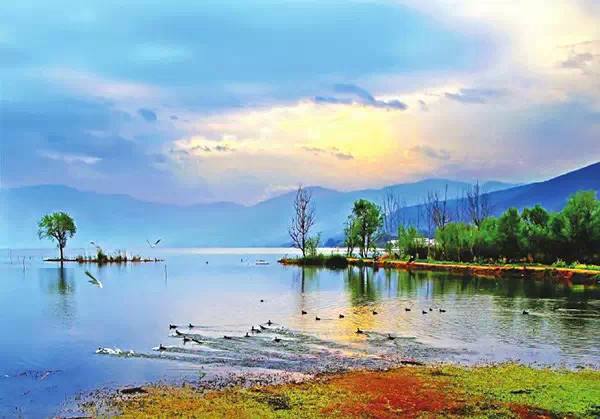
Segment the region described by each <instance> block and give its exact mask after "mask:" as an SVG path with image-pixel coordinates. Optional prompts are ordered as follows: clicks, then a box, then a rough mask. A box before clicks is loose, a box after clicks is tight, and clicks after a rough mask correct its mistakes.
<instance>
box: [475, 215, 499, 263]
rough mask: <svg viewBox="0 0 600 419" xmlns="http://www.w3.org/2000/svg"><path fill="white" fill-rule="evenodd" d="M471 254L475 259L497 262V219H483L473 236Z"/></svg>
mask: <svg viewBox="0 0 600 419" xmlns="http://www.w3.org/2000/svg"><path fill="white" fill-rule="evenodd" d="M473 254H474V256H475V257H476V258H483V259H494V260H497V259H498V256H499V254H500V250H499V249H498V219H497V218H496V217H488V218H485V219H484V220H483V221H482V222H481V225H480V226H479V228H478V229H477V232H476V235H475V243H474V247H473Z"/></svg>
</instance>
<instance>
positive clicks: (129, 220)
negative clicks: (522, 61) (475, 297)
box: [0, 163, 600, 249]
mask: <svg viewBox="0 0 600 419" xmlns="http://www.w3.org/2000/svg"><path fill="white" fill-rule="evenodd" d="M446 185H447V186H448V198H449V199H451V200H452V199H455V198H457V197H460V196H462V195H463V193H464V191H465V189H466V188H468V187H469V186H471V185H470V184H469V183H466V182H457V181H453V180H447V179H427V180H423V181H419V182H414V183H405V184H397V185H391V186H386V187H384V188H380V189H364V190H358V191H350V192H340V191H336V190H332V189H325V188H321V187H311V188H309V189H310V190H311V192H312V194H313V197H314V202H315V204H316V207H317V219H318V222H317V225H316V226H315V230H316V231H320V232H321V233H322V238H323V240H326V239H328V238H330V237H337V238H339V237H340V235H341V231H342V228H343V223H344V221H345V219H346V217H347V215H348V214H349V212H350V209H351V207H352V203H353V202H354V201H355V200H356V199H359V198H365V199H370V200H372V201H376V202H382V199H383V197H384V196H385V195H386V194H387V193H393V194H394V195H395V196H397V197H398V198H399V199H400V200H402V201H403V202H404V204H405V205H406V207H407V208H406V209H405V210H403V212H404V213H405V215H406V217H407V219H411V217H412V218H413V219H416V217H417V215H420V217H423V214H424V211H423V208H422V206H420V204H421V203H422V202H423V201H424V199H425V198H426V196H427V193H428V192H430V191H437V192H438V193H443V192H444V189H445V188H446ZM482 188H483V190H484V191H486V192H489V197H490V201H491V202H492V204H493V208H494V211H495V212H496V213H499V212H501V211H503V210H504V209H506V208H507V207H509V206H515V207H519V208H522V207H523V206H531V205H534V204H536V203H539V204H541V205H543V206H545V207H546V208H548V209H551V210H557V209H560V208H561V207H562V206H563V205H564V203H565V202H566V200H567V198H568V196H569V195H570V194H572V193H574V192H576V191H578V190H581V189H592V190H596V191H600V163H596V164H593V165H591V166H588V167H585V168H583V169H579V170H576V171H573V172H570V173H567V174H564V175H562V176H559V177H556V178H553V179H550V180H547V181H544V182H537V183H532V184H527V185H520V186H514V185H511V184H506V183H502V182H486V183H483V184H482ZM293 198H294V192H289V193H285V194H283V195H280V196H277V197H274V198H271V199H268V200H266V201H263V202H260V203H258V204H256V205H252V206H243V205H238V204H233V203H228V202H222V203H214V204H200V205H192V206H177V205H165V204H158V203H149V202H143V201H139V200H136V199H133V198H131V197H129V196H126V195H105V194H98V193H95V192H84V191H79V190H77V189H73V188H69V187H66V186H60V185H41V186H31V187H22V188H13V189H0V247H43V246H48V245H50V243H49V242H40V241H38V239H37V227H36V223H37V221H38V220H39V218H40V217H41V216H42V215H43V214H45V213H48V212H52V211H57V210H64V211H67V212H69V213H70V214H72V215H73V217H74V218H75V220H76V222H77V225H78V229H79V230H78V233H77V236H76V238H75V240H73V242H72V246H73V247H76V246H87V245H88V244H89V241H91V240H93V241H95V242H98V243H100V244H101V245H104V246H106V247H107V248H111V249H116V248H126V247H140V246H144V244H145V243H146V239H148V240H156V239H158V238H161V239H162V243H163V244H164V246H172V247H175V246H277V245H283V244H285V243H287V242H288V237H287V226H288V223H289V220H290V218H291V216H292V201H293ZM451 205H455V201H454V204H452V203H451Z"/></svg>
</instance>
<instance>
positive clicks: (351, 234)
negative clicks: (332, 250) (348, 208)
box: [344, 215, 358, 257]
mask: <svg viewBox="0 0 600 419" xmlns="http://www.w3.org/2000/svg"><path fill="white" fill-rule="evenodd" d="M344 246H346V256H348V257H353V256H354V249H355V248H356V246H358V224H357V223H356V219H355V218H354V216H353V215H350V216H348V220H346V224H345V225H344Z"/></svg>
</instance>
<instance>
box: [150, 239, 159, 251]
mask: <svg viewBox="0 0 600 419" xmlns="http://www.w3.org/2000/svg"><path fill="white" fill-rule="evenodd" d="M160 240H161V239H158V240H156V241H155V242H154V243H150V241H149V240H147V239H146V243H148V246H150V248H152V249H154V248H155V247H156V246H157V245H158V243H160Z"/></svg>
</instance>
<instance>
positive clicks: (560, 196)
mask: <svg viewBox="0 0 600 419" xmlns="http://www.w3.org/2000/svg"><path fill="white" fill-rule="evenodd" d="M582 190H592V191H596V192H597V193H598V194H599V195H600V163H595V164H592V165H590V166H587V167H584V168H581V169H578V170H575V171H572V172H569V173H566V174H564V175H561V176H558V177H555V178H552V179H549V180H546V181H543V182H535V183H530V184H527V185H520V186H515V187H513V188H508V189H503V190H497V191H493V192H489V193H487V197H488V199H489V203H490V207H491V210H492V214H493V215H499V214H501V213H502V212H504V211H505V210H506V209H507V208H510V207H515V208H519V209H523V208H524V207H532V206H534V205H536V204H540V205H541V206H543V207H544V208H546V209H548V210H550V211H558V210H560V209H562V208H563V207H564V205H565V204H566V202H567V200H568V199H569V196H570V195H572V194H574V193H575V192H577V191H582ZM460 205H461V202H460V201H457V200H449V201H448V206H447V208H448V213H449V214H450V218H451V219H456V215H457V213H458V211H457V210H458V209H459V208H460V207H459V206H460ZM425 213H426V209H425V207H424V206H423V205H415V206H412V207H408V208H404V209H403V210H402V211H401V213H400V215H401V217H402V218H403V219H404V220H407V222H408V223H410V224H413V225H418V226H419V228H420V229H421V230H427V228H426V220H425V218H424V214H425ZM338 237H339V236H338Z"/></svg>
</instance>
